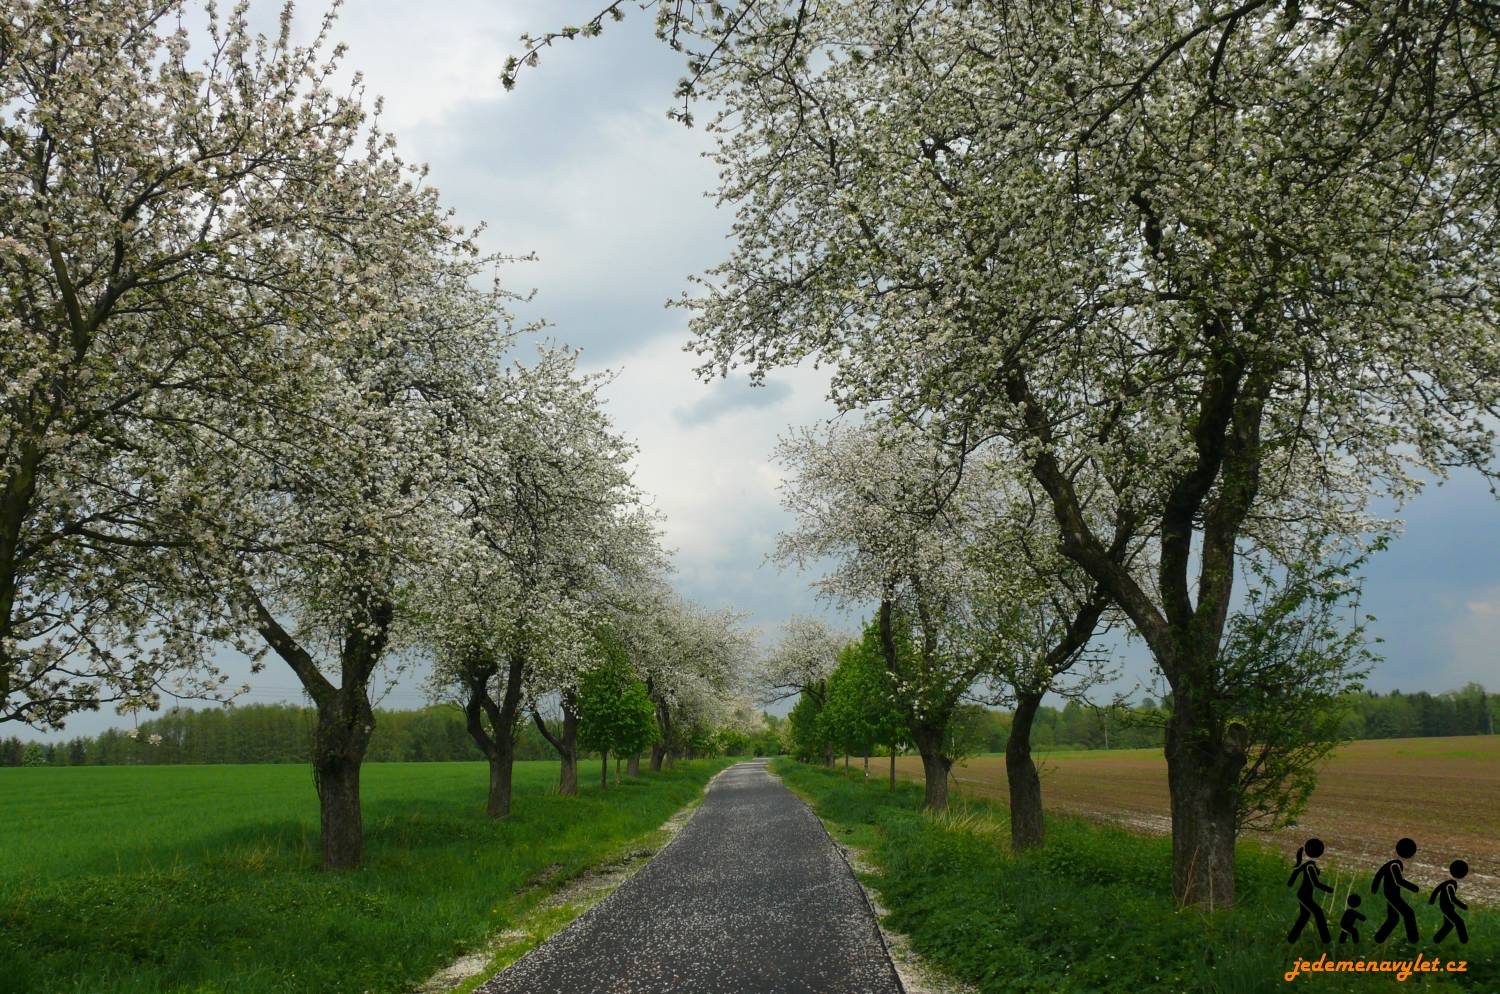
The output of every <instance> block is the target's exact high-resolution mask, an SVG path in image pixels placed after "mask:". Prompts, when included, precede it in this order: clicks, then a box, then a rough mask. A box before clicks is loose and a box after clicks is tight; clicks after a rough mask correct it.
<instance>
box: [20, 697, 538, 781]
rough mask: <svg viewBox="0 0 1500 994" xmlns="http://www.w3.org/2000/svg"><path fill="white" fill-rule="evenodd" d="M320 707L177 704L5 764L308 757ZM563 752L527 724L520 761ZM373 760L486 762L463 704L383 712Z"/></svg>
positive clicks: (31, 746)
mask: <svg viewBox="0 0 1500 994" xmlns="http://www.w3.org/2000/svg"><path fill="white" fill-rule="evenodd" d="M314 718H315V712H314V711H313V710H312V709H311V708H304V707H297V706H294V705H290V704H247V705H244V706H239V707H231V708H212V709H205V710H189V709H187V708H175V709H173V710H171V711H168V712H167V713H166V714H163V715H161V716H160V717H157V718H151V719H149V720H147V721H143V722H141V723H140V727H139V729H126V730H120V729H114V728H112V729H110V730H109V731H107V732H103V733H102V734H100V735H97V736H94V737H92V738H90V737H80V738H75V739H70V740H68V741H67V742H57V743H52V744H47V745H43V744H41V743H25V742H22V741H21V740H20V739H19V738H10V739H7V740H5V741H4V742H3V743H0V765H5V766H23V765H32V766H39V765H43V764H52V765H59V766H109V765H118V764H126V763H151V764H178V763H305V762H308V761H309V758H310V756H311V749H312V733H313V722H314ZM556 755H557V754H556V753H555V752H553V750H552V747H551V746H550V745H548V744H547V741H546V740H545V739H543V738H542V736H541V734H540V733H539V732H538V731H537V730H536V727H535V726H534V725H533V724H531V723H530V722H527V723H525V724H524V725H522V726H521V729H520V736H519V739H518V740H517V743H516V758H517V759H551V758H553V757H555V756H556ZM366 758H367V760H368V761H373V762H406V763H412V762H418V763H420V762H440V761H443V760H481V759H483V758H484V756H483V755H482V754H481V753H480V752H479V750H478V748H477V747H476V746H475V745H474V740H473V739H472V738H470V737H469V733H468V730H467V729H466V728H465V726H464V716H463V714H462V712H460V711H459V710H458V708H456V707H451V706H447V705H434V706H432V707H427V708H422V709H420V710H415V711H376V712H375V732H374V734H373V735H372V736H371V739H370V751H369V754H368V756H367V757H366Z"/></svg>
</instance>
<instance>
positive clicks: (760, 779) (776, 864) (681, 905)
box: [479, 762, 901, 994]
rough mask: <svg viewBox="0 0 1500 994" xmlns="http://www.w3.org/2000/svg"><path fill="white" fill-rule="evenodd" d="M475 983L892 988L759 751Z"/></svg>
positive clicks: (799, 813) (867, 929)
mask: <svg viewBox="0 0 1500 994" xmlns="http://www.w3.org/2000/svg"><path fill="white" fill-rule="evenodd" d="M479 991H480V992H481V994H605V992H622V994H623V992H629V994H899V992H900V991H901V984H900V982H899V981H898V980H897V979H896V973H895V970H894V969H893V968H892V967H891V962H890V958H889V957H888V956H887V955H886V952H885V945H884V943H883V942H882V941H881V938H880V934H879V931H878V930H877V928H876V926H875V919H874V916H873V915H872V913H871V911H870V907H869V905H868V904H867V903H866V901H865V898H864V894H863V893H862V892H861V890H860V887H859V883H858V881H856V880H855V879H854V876H853V874H851V873H850V872H849V867H848V865H847V864H845V862H844V860H843V858H842V857H841V856H840V855H839V853H838V851H837V850H836V849H835V848H834V846H833V843H832V841H830V840H829V838H828V835H827V833H826V832H824V831H823V826H822V825H821V824H820V823H819V821H818V819H817V818H816V817H815V816H814V815H813V813H812V812H811V811H809V810H808V809H807V806H806V805H804V804H803V803H802V802H801V801H800V800H799V799H798V798H797V797H796V796H795V795H794V794H792V792H791V791H789V790H787V789H786V788H785V787H783V786H782V785H781V784H780V783H778V782H777V781H776V780H774V779H773V778H772V777H771V776H769V775H768V774H767V773H766V767H765V763H763V762H755V763H741V764H739V765H737V766H733V767H731V768H730V769H728V770H726V771H725V772H724V773H723V774H721V775H720V776H719V777H718V779H717V780H715V781H714V784H713V786H712V787H711V788H710V789H709V791H708V796H707V797H706V798H704V801H703V804H702V806H701V807H699V809H698V812H697V813H696V814H695V815H694V816H693V818H692V820H691V821H689V822H688V824H687V827H686V828H684V829H683V830H682V831H681V832H680V833H679V834H678V836H677V838H676V839H674V840H673V841H672V843H671V844H670V845H668V846H667V848H665V849H663V850H662V851H661V852H660V853H659V854H658V855H657V856H656V858H655V859H653V860H652V861H651V862H650V863H648V864H647V865H646V866H645V868H644V869H642V870H641V871H640V872H639V873H637V874H636V875H635V876H634V877H631V878H630V879H629V880H627V881H626V882H625V883H624V884H623V885H621V887H620V888H619V889H618V890H616V891H615V892H614V893H613V894H611V895H609V897H607V898H605V899H604V900H603V901H601V902H600V903H599V904H597V905H595V906H594V907H593V908H591V909H590V910H589V911H588V912H587V913H586V914H585V915H583V916H582V917H581V918H579V919H578V920H577V921H575V922H574V923H573V924H572V925H570V926H569V927H568V928H567V929H565V930H563V931H562V932H560V933H558V934H557V935H555V936H553V938H552V939H551V940H550V941H549V942H547V943H546V944H544V945H542V946H541V947H539V948H537V949H535V950H533V951H532V952H531V953H529V954H528V955H527V956H525V957H524V958H522V959H521V960H520V961H518V962H517V963H515V964H514V965H513V966H511V967H510V968H509V969H507V970H505V971H504V972H502V973H500V974H499V975H498V976H496V977H495V978H494V979H492V980H491V981H489V982H488V983H487V984H485V985H484V986H482V987H480V988H479Z"/></svg>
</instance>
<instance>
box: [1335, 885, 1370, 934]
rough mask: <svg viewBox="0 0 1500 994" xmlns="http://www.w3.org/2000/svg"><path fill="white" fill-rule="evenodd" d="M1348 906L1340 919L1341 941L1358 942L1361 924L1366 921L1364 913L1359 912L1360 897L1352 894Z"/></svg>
mask: <svg viewBox="0 0 1500 994" xmlns="http://www.w3.org/2000/svg"><path fill="white" fill-rule="evenodd" d="M1348 904H1349V906H1348V907H1347V908H1345V909H1344V914H1343V916H1342V917H1340V918H1339V941H1340V942H1345V941H1348V942H1358V941H1359V923H1360V922H1362V921H1364V920H1365V914H1364V912H1362V911H1360V910H1359V895H1358V894H1350V895H1349V901H1348Z"/></svg>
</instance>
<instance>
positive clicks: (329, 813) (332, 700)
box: [241, 587, 395, 870]
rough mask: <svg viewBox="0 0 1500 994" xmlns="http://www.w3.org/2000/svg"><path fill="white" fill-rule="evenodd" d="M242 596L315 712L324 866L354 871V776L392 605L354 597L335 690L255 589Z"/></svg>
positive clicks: (359, 853)
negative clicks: (370, 689)
mask: <svg viewBox="0 0 1500 994" xmlns="http://www.w3.org/2000/svg"><path fill="white" fill-rule="evenodd" d="M241 593H242V594H243V595H244V596H245V597H246V600H247V602H248V604H249V606H250V608H251V609H252V610H253V611H254V612H255V617H256V627H257V629H258V630H259V631H260V634H261V637H262V638H264V639H265V640H266V644H267V645H269V646H270V647H271V648H272V649H273V650H275V652H276V654H277V655H278V656H280V657H281V658H282V659H283V660H285V661H286V663H287V665H289V666H290V667H291V668H292V672H294V673H295V674H297V679H298V680H300V681H301V683H302V686H303V688H304V689H305V690H306V691H307V693H308V696H309V697H311V698H312V699H313V704H314V705H315V706H316V708H317V715H318V717H317V724H316V725H315V726H314V728H313V754H312V767H313V780H314V783H315V784H316V786H317V789H318V820H319V829H320V835H321V838H322V849H323V868H324V869H325V870H349V869H354V868H355V867H358V866H359V865H360V863H361V862H363V860H364V853H365V842H364V818H363V815H362V813H361V811H360V802H359V772H360V766H361V765H362V764H363V763H364V759H365V753H366V751H368V749H369V747H370V735H371V734H372V733H373V732H374V731H375V712H374V711H373V710H372V709H371V707H370V695H369V689H368V684H369V681H370V675H371V674H372V673H374V672H375V667H376V665H377V664H378V663H379V662H380V658H381V656H382V655H384V653H385V647H386V640H387V637H388V634H389V632H390V626H391V622H392V620H393V619H394V617H395V606H394V605H393V604H392V603H391V601H390V600H389V598H387V597H385V596H384V595H383V594H382V593H381V592H380V591H379V590H366V591H364V592H363V595H362V596H361V597H359V598H356V599H355V601H354V602H353V604H352V607H353V608H354V610H353V611H352V612H351V614H352V616H353V618H354V619H355V620H353V621H352V622H351V623H350V624H349V626H348V628H347V630H346V632H345V635H344V641H343V644H342V646H341V647H340V651H339V669H340V676H341V683H340V686H337V687H335V686H334V685H333V683H332V682H331V681H330V680H329V679H328V678H327V677H326V676H324V675H323V673H322V671H321V670H319V669H318V664H317V662H316V660H314V659H313V657H312V655H311V654H310V653H308V651H307V650H306V649H304V648H303V647H302V644H301V643H300V642H298V641H297V640H296V639H295V638H293V637H292V635H291V634H290V633H289V632H287V631H286V629H285V628H283V627H282V626H281V623H280V622H279V621H277V620H276V617H275V616H274V615H273V614H271V612H270V609H268V608H267V607H266V606H265V604H264V603H263V602H262V601H261V600H260V598H259V597H258V596H257V595H256V594H255V592H254V591H253V590H251V589H249V588H248V587H246V588H245V589H243V590H242V591H241Z"/></svg>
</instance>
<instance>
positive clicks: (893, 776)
mask: <svg viewBox="0 0 1500 994" xmlns="http://www.w3.org/2000/svg"><path fill="white" fill-rule="evenodd" d="M895 789H896V747H895V746H891V790H895Z"/></svg>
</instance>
